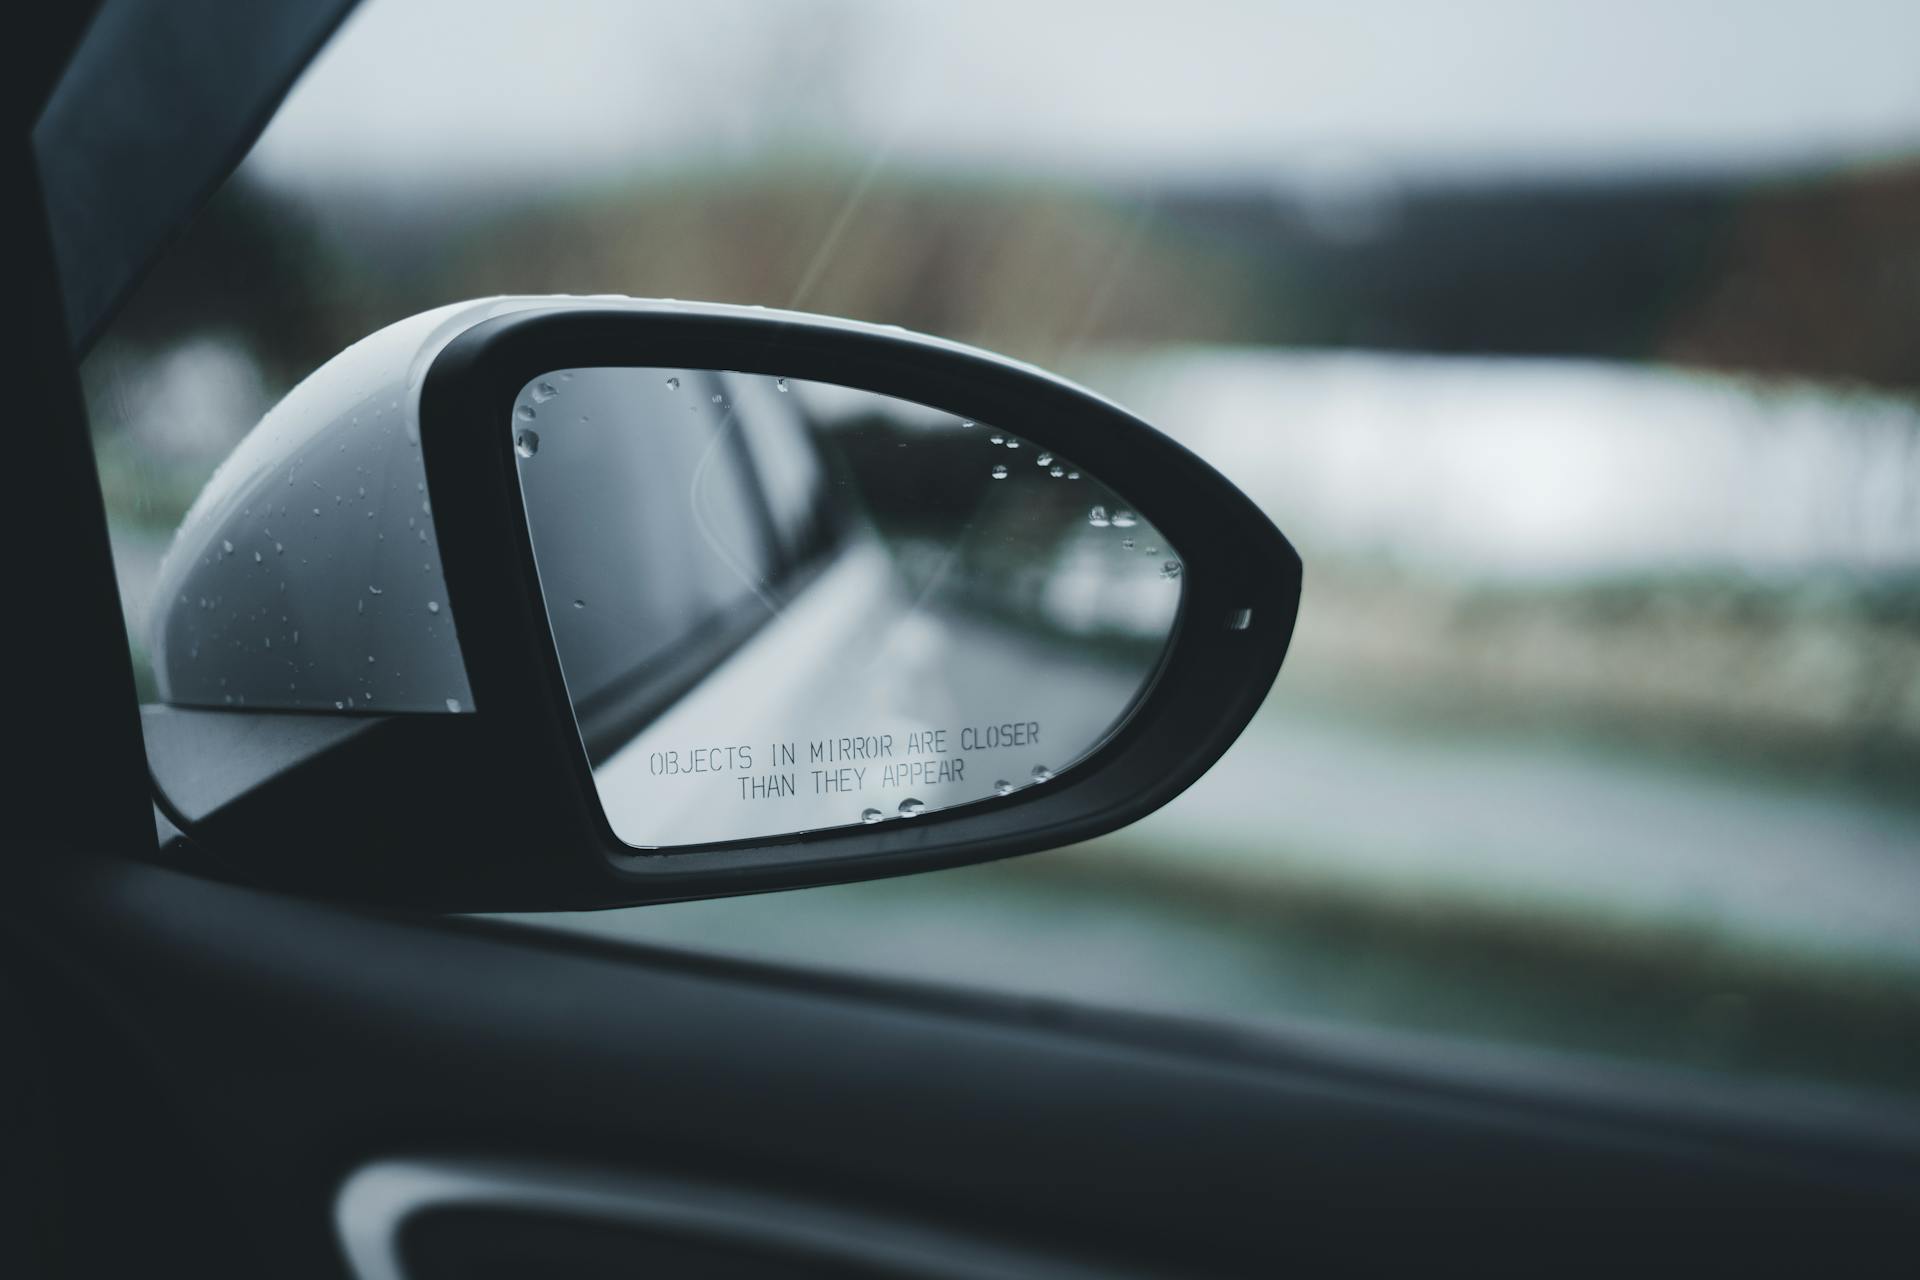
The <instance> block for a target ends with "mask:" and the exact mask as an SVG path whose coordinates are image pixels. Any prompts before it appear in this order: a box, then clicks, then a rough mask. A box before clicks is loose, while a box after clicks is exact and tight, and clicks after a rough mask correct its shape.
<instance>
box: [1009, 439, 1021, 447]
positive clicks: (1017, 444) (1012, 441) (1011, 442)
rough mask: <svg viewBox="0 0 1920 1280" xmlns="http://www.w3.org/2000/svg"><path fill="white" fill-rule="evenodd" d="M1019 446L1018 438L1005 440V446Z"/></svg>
mask: <svg viewBox="0 0 1920 1280" xmlns="http://www.w3.org/2000/svg"><path fill="white" fill-rule="evenodd" d="M1019 447H1020V442H1019V441H1018V440H1011V439H1010V440H1008V441H1007V448H1009V449H1018V448H1019Z"/></svg>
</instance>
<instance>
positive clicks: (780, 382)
mask: <svg viewBox="0 0 1920 1280" xmlns="http://www.w3.org/2000/svg"><path fill="white" fill-rule="evenodd" d="M773 385H774V386H775V387H776V388H778V389H779V390H781V391H783V392H784V391H785V390H786V389H787V380H786V379H785V378H775V379H774V380H773Z"/></svg>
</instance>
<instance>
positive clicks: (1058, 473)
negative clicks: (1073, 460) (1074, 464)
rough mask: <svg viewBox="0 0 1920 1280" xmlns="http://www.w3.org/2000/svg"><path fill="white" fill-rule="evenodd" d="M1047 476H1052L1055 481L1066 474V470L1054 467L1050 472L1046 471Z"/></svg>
mask: <svg viewBox="0 0 1920 1280" xmlns="http://www.w3.org/2000/svg"><path fill="white" fill-rule="evenodd" d="M1047 474H1048V475H1050V476H1052V477H1053V478H1054V479H1055V480H1058V479H1059V478H1060V477H1061V476H1063V475H1065V474H1067V469H1066V468H1065V467H1054V468H1053V469H1052V470H1050V471H1048V472H1047Z"/></svg>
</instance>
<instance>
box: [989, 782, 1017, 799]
mask: <svg viewBox="0 0 1920 1280" xmlns="http://www.w3.org/2000/svg"><path fill="white" fill-rule="evenodd" d="M993 794H995V795H997V796H1010V795H1012V794H1013V784H1012V783H1011V782H1008V781H1007V780H1006V779H1005V778H1002V779H1000V781H998V782H996V783H994V784H993Z"/></svg>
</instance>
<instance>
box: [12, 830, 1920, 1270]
mask: <svg viewBox="0 0 1920 1280" xmlns="http://www.w3.org/2000/svg"><path fill="white" fill-rule="evenodd" d="M29 903H30V904H31V909H30V911H29V912H27V913H25V914H24V915H23V912H22V910H21V908H22V907H23V906H25V905H27V904H29ZM6 918H7V926H8V930H9V932H10V933H11V934H12V935H13V936H14V937H16V938H18V939H23V940H25V941H26V942H27V943H28V944H29V945H30V947H31V948H32V950H33V951H34V952H35V953H36V954H38V955H40V956H42V957H44V958H45V960H46V962H47V963H49V964H58V965H59V966H60V969H61V971H62V972H63V973H64V974H65V976H66V980H67V982H68V983H69V984H70V985H69V988H68V989H69V992H70V995H71V997H72V998H74V999H77V1000H84V1001H85V1002H86V1005H87V1007H88V1009H89V1010H90V1012H91V1013H93V1014H94V1015H95V1016H97V1017H99V1018H101V1019H103V1020H105V1021H107V1022H108V1023H109V1024H110V1025H111V1026H112V1027H113V1028H114V1031H115V1033H116V1035H117V1037H118V1039H119V1041H120V1042H121V1043H122V1044H124V1045H126V1046H128V1051H129V1053H130V1059H129V1061H128V1062H127V1063H126V1064H125V1069H126V1070H127V1071H129V1072H131V1073H133V1074H136V1075H145V1074H146V1073H151V1075H152V1078H153V1079H154V1080H155V1081H157V1084H158V1088H159V1090H160V1092H161V1093H162V1094H163V1095H164V1097H165V1099H166V1102H167V1105H168V1107H169V1108H170V1109H171V1110H172V1111H173V1112H174V1114H176V1115H177V1116H178V1117H179V1119H180V1122H181V1127H182V1130H183V1131H184V1132H185V1133H187V1134H190V1135H191V1136H192V1139H193V1140H194V1141H195V1142H197V1143H201V1144H204V1147H205V1150H206V1152H207V1155H208V1157H209V1160H210V1163H211V1166H212V1167H213V1168H215V1169H216V1170H218V1175H217V1182H218V1184H219V1185H218V1186H216V1187H213V1188H209V1191H210V1192H213V1193H215V1194H216V1195H217V1198H218V1201H219V1202H226V1203H231V1204H232V1205H233V1212H232V1215H231V1217H230V1218H228V1219H227V1221H228V1223H229V1224H230V1225H233V1226H235V1227H237V1228H241V1229H244V1230H245V1232H246V1234H247V1237H248V1239H249V1241H250V1243H251V1246H252V1249H253V1250H254V1251H255V1253H256V1256H257V1257H258V1258H259V1259H261V1260H262V1261H263V1262H266V1261H270V1262H271V1265H272V1266H273V1268H274V1269H275V1270H276V1271H278V1272H280V1273H281V1274H288V1275H294V1274H298V1275H315V1276H319V1275H337V1274H340V1270H339V1267H340V1254H339V1252H338V1247H337V1244H336V1240H335V1237H334V1231H333V1221H332V1219H333V1206H334V1204H335V1201H336V1199H337V1197H338V1195H339V1192H340V1189H341V1186H342V1184H343V1183H344V1181H345V1180H346V1179H347V1178H348V1177H349V1176H350V1175H351V1174H353V1173H354V1172H355V1171H356V1170H360V1169H363V1168H364V1167H366V1166H367V1165H369V1164H371V1163H374V1162H377V1161H381V1160H386V1159H391V1158H395V1157H407V1158H433V1157H439V1158H449V1157H458V1158H466V1159H478V1160H482V1161H494V1160H508V1161H515V1160H518V1161H535V1162H538V1163H541V1164H544V1165H558V1166H561V1167H564V1168H566V1169H569V1170H578V1171H584V1172H585V1173H587V1174H589V1175H605V1176H613V1177H633V1178H641V1179H645V1180H648V1181H650V1182H664V1183H667V1184H685V1185H687V1186H704V1187H719V1188H724V1189H726V1190H727V1191H728V1192H729V1193H732V1194H738V1195H743V1196H763V1197H774V1198H776V1199H781V1200H790V1201H794V1202H797V1203H801V1204H805V1205H809V1206H818V1207H820V1209H821V1210H822V1211H826V1212H834V1213H845V1214H858V1215H863V1216H867V1217H871V1218H874V1219H877V1220H880V1221H883V1222H885V1223H887V1224H891V1226H892V1227H894V1228H897V1229H899V1230H902V1231H923V1232H932V1233H935V1234H936V1235H940V1236H951V1237H953V1238H956V1239H959V1240H963V1241H966V1242H968V1243H969V1244H970V1245H973V1246H976V1247H979V1248H983V1249H994V1250H1003V1251H1007V1252H1008V1253H1010V1254H1018V1255H1021V1256H1031V1257H1033V1258H1036V1259H1044V1260H1048V1261H1050V1262H1053V1263H1056V1264H1065V1263H1077V1264H1080V1265H1085V1266H1090V1267H1093V1268H1096V1269H1098V1270H1100V1271H1103V1272H1107V1273H1113V1274H1125V1273H1134V1272H1137V1273H1148V1274H1169V1275H1174V1274H1178V1275H1195V1274H1208V1273H1221V1274H1254V1273H1263V1272H1270V1271H1271V1270H1272V1269H1273V1268H1274V1267H1276V1266H1277V1265H1280V1264H1283V1263H1288V1262H1293V1263H1298V1262H1302V1261H1308V1260H1314V1261H1317V1262H1318V1263H1320V1264H1323V1265H1324V1264H1339V1265H1341V1266H1347V1265H1356V1266H1376V1265H1377V1266H1386V1265H1389V1264H1395V1263H1404V1262H1408V1261H1417V1260H1420V1259H1422V1258H1430V1257H1432V1256H1434V1254H1435V1251H1439V1252H1440V1253H1441V1254H1443V1255H1444V1256H1446V1257H1448V1258H1450V1259H1453V1260H1456V1261H1479V1262H1484V1263H1493V1262H1496V1261H1505V1262H1508V1263H1517V1262H1519V1261H1521V1260H1522V1259H1524V1258H1526V1257H1528V1256H1531V1251H1533V1250H1535V1249H1537V1248H1539V1247H1540V1246H1541V1245H1542V1243H1543V1242H1545V1241H1550V1240H1555V1239H1560V1240H1565V1239H1568V1238H1572V1237H1578V1238H1580V1239H1581V1240H1582V1241H1583V1243H1582V1244H1581V1246H1580V1248H1581V1250H1582V1256H1583V1258H1584V1257H1586V1256H1589V1255H1591V1254H1592V1253H1593V1252H1594V1251H1598V1252H1599V1253H1600V1254H1604V1255H1608V1256H1617V1257H1622V1258H1624V1257H1628V1256H1634V1255H1638V1254H1639V1253H1640V1252H1641V1251H1642V1250H1644V1249H1645V1248H1647V1247H1649V1246H1650V1245H1652V1244H1653V1243H1654V1242H1656V1241H1664V1240H1670V1239H1683V1240H1690V1241H1692V1242H1695V1243H1699V1244H1709V1243H1710V1244H1712V1245H1713V1246H1714V1247H1715V1248H1716V1250H1719V1251H1723V1252H1724V1253H1726V1254H1727V1255H1729V1256H1742V1255H1750V1256H1754V1257H1766V1256H1772V1255H1777V1254H1778V1252H1779V1251H1780V1250H1781V1249H1792V1248H1797V1247H1805V1248H1808V1249H1813V1248H1816V1247H1817V1248H1827V1247H1830V1242H1833V1241H1843V1242H1845V1244H1846V1245H1847V1247H1848V1248H1849V1249H1852V1248H1865V1247H1866V1246H1868V1245H1870V1244H1872V1243H1874V1242H1875V1241H1876V1240H1880V1239H1885V1240H1889V1241H1890V1240H1891V1239H1892V1235H1891V1233H1892V1231H1893V1230H1894V1229H1895V1228H1896V1226H1897V1225H1899V1224H1900V1223H1901V1222H1902V1221H1903V1215H1906V1214H1909V1213H1910V1212H1911V1210H1912V1207H1913V1204H1914V1199H1913V1197H1914V1195H1915V1189H1916V1186H1920V1173H1917V1172H1916V1165H1915V1161H1914V1158H1913V1150H1914V1146H1913V1135H1912V1134H1910V1133H1908V1134H1901V1133H1898V1132H1885V1131H1883V1132H1882V1133H1881V1135H1880V1136H1879V1137H1878V1138H1874V1137H1870V1136H1869V1135H1867V1134H1864V1133H1861V1132H1848V1131H1847V1128H1846V1127H1845V1126H1839V1125H1836V1123H1835V1120H1834V1117H1832V1116H1824V1117H1818V1118H1817V1121H1816V1122H1813V1123H1807V1124H1796V1122H1795V1121H1794V1120H1793V1119H1792V1118H1791V1117H1788V1116H1779V1117H1770V1118H1761V1117H1756V1116H1755V1115H1752V1114H1749V1113H1745V1112H1742V1111H1741V1110H1738V1109H1736V1108H1735V1107H1732V1106H1727V1107H1724V1108H1720V1109H1719V1110H1718V1114H1716V1113H1715V1109H1712V1108H1707V1107H1703V1106H1701V1105H1699V1103H1698V1100H1690V1099H1667V1100H1659V1099H1656V1098H1653V1097H1650V1096H1645V1095H1641V1096H1635V1095H1634V1094H1631V1093H1628V1092H1625V1091H1619V1092H1616V1093H1615V1094H1614V1095H1613V1096H1608V1095H1607V1094H1605V1093H1602V1092H1601V1091H1599V1090H1595V1089H1583V1088H1572V1087H1562V1088H1560V1089H1558V1090H1552V1091H1550V1090H1548V1089H1546V1088H1543V1087H1541V1086H1540V1085H1539V1084H1537V1083H1530V1082H1526V1081H1519V1080H1508V1081H1490V1080H1485V1079H1480V1080H1475V1079H1473V1078H1470V1077H1462V1078H1459V1079H1456V1080H1453V1081H1451V1082H1447V1081H1446V1080H1445V1079H1444V1077H1436V1076H1435V1075H1434V1074H1431V1073H1427V1072H1423V1071H1422V1069H1421V1064H1419V1063H1417V1062H1411V1063H1405V1064H1403V1065H1400V1066H1393V1065H1389V1064H1387V1063H1385V1062H1369V1061H1367V1060H1365V1059H1363V1058H1361V1057H1359V1056H1357V1055H1354V1054H1351V1053H1347V1052H1341V1051H1337V1050H1332V1049H1327V1048H1324V1047H1316V1046H1312V1045H1304V1044H1300V1043H1296V1042H1290V1041H1288V1040H1286V1039H1284V1038H1281V1037H1277V1036H1272V1035H1265V1034H1258V1033H1252V1032H1247V1031H1243V1030H1238V1029H1234V1030H1227V1029H1218V1028H1213V1027H1209V1026H1206V1025H1198V1024H1181V1023H1176V1022H1169V1021H1166V1020H1161V1019H1154V1018H1136V1017H1131V1016H1116V1015H1107V1014H1100V1013H1094V1012H1090V1011H1086V1010H1081V1009H1077V1008H1073V1007H1070V1006H1062V1005H1056V1004H1050V1003H1046V1002H1039V1001H1016V1000H1010V999H1005V998H1000V997H992V996H983V995H973V994H969V993H962V992H954V991H947V990H941V989H934V988H928V987H921V986H913V985H907V984H893V983H888V982H883V981H878V980H873V981H865V980H842V979H835V978H829V977H825V976H821V975H817V974H811V973H806V972H800V971H792V970H784V969H780V968H776V967H772V966H761V965H754V964H747V963H737V962H729V961H723V960H716V959H713V958H710V957H702V956H694V955H686V954H678V953H674V952H670V951H656V950H651V949H645V948H636V947H622V946H611V945H606V944H599V943H594V942H590V941H583V940H577V939H569V938H564V937H556V936H553V935H551V934H547V933H542V932H536V931H529V930H521V929H519V928H516V927H514V926H507V925H498V924H487V923H478V922H470V921H453V920H433V921H430V920H423V919H411V918H404V917H383V916H379V915H374V914H370V913H364V912H359V911H349V910H343V909H339V908H334V907H330V906H326V905H322V904H318V903H312V902H303V901H297V900H292V899H288V898H282V897H277V896H274V895H270V894H265V893H260V892H256V891H252V890H248V889H245V888H239V887H235V886H230V885H221V884H214V883H210V882H207V881H203V880H199V879H196V878H193V877H191V876H187V875H184V874H181V873H178V872H173V871H169V870H166V869H163V868H158V867H153V866H147V865H142V864H139V863H134V862H126V861H117V860H110V859H97V860H96V859H84V858H78V857H75V858H69V859H66V860H63V861H61V862H59V863H57V864H50V865H48V866H45V867H44V868H42V869H41V870H40V874H39V876H38V878H37V879H36V880H35V882H34V883H33V885H32V886H31V892H30V893H28V894H24V895H16V896H14V897H13V898H12V899H10V901H9V902H8V905H7V908H6ZM82 958H84V959H82ZM1836 1232H1839V1233H1842V1234H1838V1235H1836V1234H1834V1233H1836ZM1596 1233H1598V1234H1596ZM1822 1242H1829V1243H1822Z"/></svg>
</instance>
